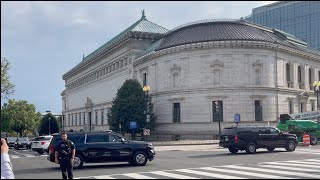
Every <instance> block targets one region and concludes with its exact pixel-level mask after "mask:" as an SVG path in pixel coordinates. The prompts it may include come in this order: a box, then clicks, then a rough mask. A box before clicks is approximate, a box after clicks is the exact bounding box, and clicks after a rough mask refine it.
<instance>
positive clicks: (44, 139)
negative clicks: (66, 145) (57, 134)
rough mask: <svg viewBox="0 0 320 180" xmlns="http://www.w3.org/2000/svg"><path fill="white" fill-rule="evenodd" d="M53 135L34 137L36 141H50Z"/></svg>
mask: <svg viewBox="0 0 320 180" xmlns="http://www.w3.org/2000/svg"><path fill="white" fill-rule="evenodd" d="M51 138H52V137H44V136H42V137H36V138H34V140H35V141H49V140H50V139H51Z"/></svg>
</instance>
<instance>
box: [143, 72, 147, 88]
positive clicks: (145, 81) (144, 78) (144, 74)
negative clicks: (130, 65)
mask: <svg viewBox="0 0 320 180" xmlns="http://www.w3.org/2000/svg"><path fill="white" fill-rule="evenodd" d="M146 85H147V73H143V86H146Z"/></svg>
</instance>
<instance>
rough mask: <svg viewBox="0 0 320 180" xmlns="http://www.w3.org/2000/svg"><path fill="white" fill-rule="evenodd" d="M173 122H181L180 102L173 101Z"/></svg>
mask: <svg viewBox="0 0 320 180" xmlns="http://www.w3.org/2000/svg"><path fill="white" fill-rule="evenodd" d="M173 122H180V103H173Z"/></svg>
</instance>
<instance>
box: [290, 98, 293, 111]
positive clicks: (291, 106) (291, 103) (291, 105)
mask: <svg viewBox="0 0 320 180" xmlns="http://www.w3.org/2000/svg"><path fill="white" fill-rule="evenodd" d="M289 114H293V101H292V100H290V101H289Z"/></svg>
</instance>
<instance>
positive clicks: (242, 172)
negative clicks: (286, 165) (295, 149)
mask: <svg viewBox="0 0 320 180" xmlns="http://www.w3.org/2000/svg"><path fill="white" fill-rule="evenodd" d="M201 169H205V170H210V171H219V172H226V173H235V174H242V175H246V176H255V177H261V178H274V179H288V177H282V176H273V175H268V174H260V173H252V172H247V171H237V170H229V169H217V168H212V167H204V168H201ZM289 179H290V178H289Z"/></svg>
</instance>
